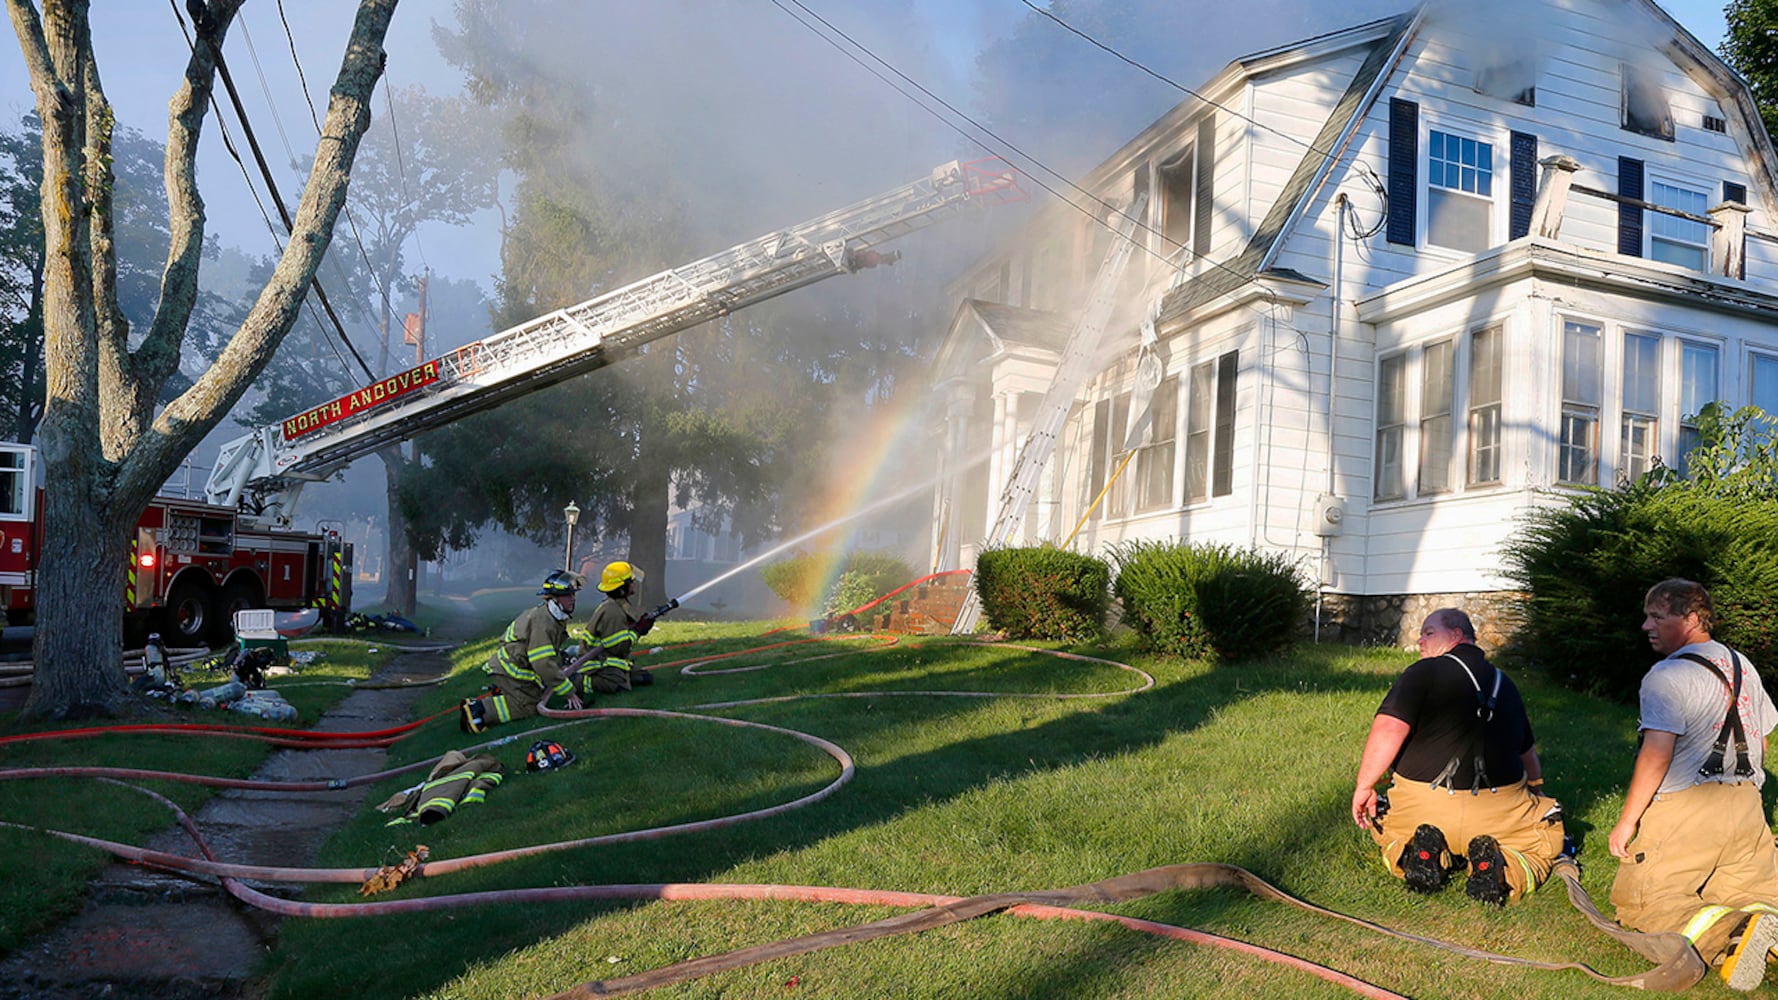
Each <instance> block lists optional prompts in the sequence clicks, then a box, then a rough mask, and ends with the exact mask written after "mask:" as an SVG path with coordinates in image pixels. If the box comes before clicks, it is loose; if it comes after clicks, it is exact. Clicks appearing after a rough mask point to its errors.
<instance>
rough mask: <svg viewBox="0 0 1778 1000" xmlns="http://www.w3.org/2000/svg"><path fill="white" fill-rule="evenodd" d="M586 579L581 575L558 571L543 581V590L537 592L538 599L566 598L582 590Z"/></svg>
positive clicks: (563, 570)
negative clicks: (581, 587)
mask: <svg viewBox="0 0 1778 1000" xmlns="http://www.w3.org/2000/svg"><path fill="white" fill-rule="evenodd" d="M584 582H586V581H585V578H584V577H582V576H581V575H580V574H579V573H570V572H569V571H567V570H565V569H559V570H556V571H555V572H554V573H551V574H550V575H549V576H547V577H545V578H544V580H543V589H542V590H539V591H538V592H537V596H538V597H565V596H567V595H569V594H572V593H574V592H575V591H577V590H579V589H580V586H581V584H582V583H584Z"/></svg>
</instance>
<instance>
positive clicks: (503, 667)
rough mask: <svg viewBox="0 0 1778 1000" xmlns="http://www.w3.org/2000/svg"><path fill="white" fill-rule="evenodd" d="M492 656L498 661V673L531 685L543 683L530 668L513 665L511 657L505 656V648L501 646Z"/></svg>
mask: <svg viewBox="0 0 1778 1000" xmlns="http://www.w3.org/2000/svg"><path fill="white" fill-rule="evenodd" d="M494 655H495V658H496V659H498V660H499V661H500V672H501V673H503V674H505V675H506V676H508V677H511V678H512V679H513V680H515V681H527V682H529V683H532V684H542V683H543V681H542V680H540V679H539V678H538V676H537V671H535V670H532V669H531V668H530V667H525V666H520V665H519V664H517V663H514V662H513V659H512V657H511V656H508V655H507V653H506V647H505V646H501V647H500V651H499V652H498V653H495V654H494Z"/></svg>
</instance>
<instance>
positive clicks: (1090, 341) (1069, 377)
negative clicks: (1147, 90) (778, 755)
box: [951, 193, 1160, 635]
mask: <svg viewBox="0 0 1778 1000" xmlns="http://www.w3.org/2000/svg"><path fill="white" fill-rule="evenodd" d="M1147 206H1148V195H1147V194H1146V193H1141V194H1138V195H1137V196H1136V198H1135V200H1134V201H1133V202H1131V204H1130V207H1129V208H1127V209H1125V210H1124V218H1123V222H1121V223H1119V225H1118V228H1117V237H1116V239H1114V240H1112V242H1111V250H1110V252H1108V253H1107V254H1106V255H1105V262H1104V263H1103V264H1101V265H1100V266H1099V274H1098V276H1097V277H1095V278H1094V279H1093V285H1092V288H1091V289H1090V290H1089V291H1088V293H1087V304H1086V308H1085V309H1083V310H1082V311H1081V314H1080V318H1079V319H1078V320H1076V321H1075V324H1074V329H1073V330H1072V331H1071V332H1070V333H1069V334H1068V341H1067V343H1066V344H1064V345H1063V347H1062V357H1061V360H1060V361H1059V362H1057V364H1056V374H1055V377H1054V378H1052V379H1051V380H1050V386H1049V389H1048V390H1046V391H1045V392H1044V394H1043V402H1042V403H1040V404H1039V405H1038V407H1037V414H1036V416H1035V417H1034V418H1033V419H1032V421H1031V430H1030V433H1028V434H1027V435H1026V436H1025V443H1024V444H1023V445H1022V446H1021V447H1020V448H1019V455H1018V458H1017V459H1016V460H1015V461H1014V462H1013V467H1012V472H1011V473H1010V474H1009V475H1008V476H1007V477H1006V485H1005V486H1004V487H1003V488H1002V489H1001V491H1000V501H999V505H998V507H997V508H996V510H997V513H996V514H995V515H994V523H993V524H992V525H991V526H990V527H989V528H988V534H987V537H985V538H984V539H983V540H982V551H986V550H988V549H992V548H997V547H999V546H1002V545H1005V544H1006V543H1007V542H1009V541H1011V540H1012V537H1013V532H1015V531H1016V530H1018V527H1019V525H1020V524H1022V523H1023V522H1024V520H1025V510H1026V508H1027V507H1029V506H1030V505H1031V498H1032V496H1033V495H1035V494H1036V492H1037V487H1038V485H1039V482H1040V480H1041V478H1042V476H1043V470H1044V466H1046V465H1048V464H1049V460H1050V456H1051V455H1053V454H1054V453H1055V450H1056V441H1057V440H1058V439H1060V438H1061V436H1062V427H1063V425H1064V424H1065V423H1067V421H1068V411H1069V409H1071V408H1072V407H1073V406H1074V400H1075V399H1076V398H1078V397H1079V396H1080V391H1081V389H1082V388H1084V387H1085V386H1086V383H1087V380H1088V379H1090V378H1092V377H1093V376H1094V375H1096V374H1098V373H1099V371H1100V369H1101V368H1103V367H1104V366H1103V365H1102V364H1101V363H1100V351H1099V345H1100V342H1101V341H1102V340H1103V339H1104V336H1105V327H1106V325H1107V324H1109V323H1110V321H1111V313H1112V311H1113V310H1114V309H1115V308H1116V307H1117V293H1118V285H1119V283H1120V282H1121V280H1122V279H1123V274H1124V266H1125V265H1126V264H1128V263H1129V262H1130V253H1131V251H1133V250H1134V249H1135V248H1136V242H1135V239H1134V234H1135V231H1136V226H1137V224H1138V222H1139V221H1140V220H1141V218H1142V212H1143V210H1144V209H1145V208H1146V207H1147ZM1145 358H1147V359H1149V360H1150V361H1152V360H1153V359H1152V355H1149V354H1145ZM1147 367H1148V368H1149V369H1152V368H1153V364H1152V363H1150V364H1148V365H1147ZM1142 370H1143V366H1139V367H1138V371H1139V373H1140V372H1141V371H1142ZM1153 381H1154V382H1155V383H1156V384H1157V385H1158V384H1159V382H1160V379H1159V378H1155V379H1154V380H1153ZM1151 390H1152V387H1151ZM981 610H982V605H981V598H980V597H979V596H978V594H977V591H976V589H975V588H974V587H971V588H970V589H969V596H968V597H966V598H964V601H963V608H962V610H961V611H959V612H958V613H957V621H956V624H955V625H953V626H952V627H951V634H953V635H967V634H968V633H970V632H974V631H975V626H976V622H977V620H978V619H979V618H980V617H981Z"/></svg>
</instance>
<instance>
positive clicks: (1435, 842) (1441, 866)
mask: <svg viewBox="0 0 1778 1000" xmlns="http://www.w3.org/2000/svg"><path fill="white" fill-rule="evenodd" d="M1400 864H1401V875H1402V879H1403V880H1404V881H1406V882H1407V884H1408V888H1410V889H1412V890H1414V891H1415V892H1437V891H1439V890H1440V889H1443V888H1444V887H1445V878H1446V877H1447V875H1448V874H1449V872H1450V864H1451V852H1450V849H1449V848H1447V847H1446V846H1445V833H1444V831H1443V830H1440V829H1439V828H1438V827H1436V826H1433V825H1432V824H1431V823H1422V824H1420V826H1419V828H1418V829H1416V830H1415V831H1414V839H1412V840H1410V841H1408V846H1407V847H1406V848H1404V849H1403V850H1402V852H1401V860H1400Z"/></svg>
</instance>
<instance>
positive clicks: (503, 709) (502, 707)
mask: <svg viewBox="0 0 1778 1000" xmlns="http://www.w3.org/2000/svg"><path fill="white" fill-rule="evenodd" d="M488 700H489V701H491V702H493V703H494V714H495V715H497V716H499V717H500V721H501V722H511V721H512V709H511V708H509V707H507V704H506V696H505V695H503V694H497V695H495V696H494V697H492V698H489V699H488Z"/></svg>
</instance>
